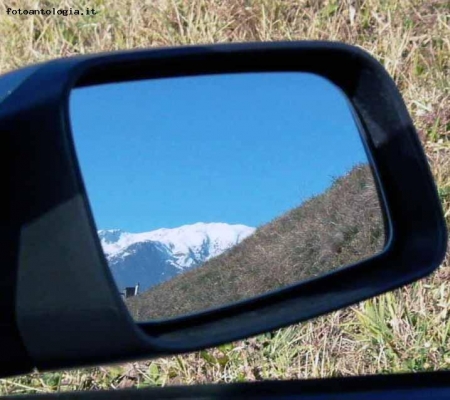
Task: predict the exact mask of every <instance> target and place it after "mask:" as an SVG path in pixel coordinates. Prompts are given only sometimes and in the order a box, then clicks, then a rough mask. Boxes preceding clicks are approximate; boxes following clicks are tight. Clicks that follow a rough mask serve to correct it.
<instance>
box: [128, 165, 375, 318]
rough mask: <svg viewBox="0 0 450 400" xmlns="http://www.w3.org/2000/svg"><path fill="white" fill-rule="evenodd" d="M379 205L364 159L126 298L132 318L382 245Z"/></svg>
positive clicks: (195, 304)
mask: <svg viewBox="0 0 450 400" xmlns="http://www.w3.org/2000/svg"><path fill="white" fill-rule="evenodd" d="M383 229H384V228H383V221H382V211H381V209H380V205H379V202H378V196H377V192H376V188H375V182H374V180H373V177H372V173H371V171H370V167H369V166H367V165H359V166H356V167H355V168H353V169H352V171H350V172H349V173H348V174H347V175H346V176H343V177H340V178H339V179H336V180H335V182H334V183H333V184H332V185H331V187H330V188H328V189H327V190H326V191H325V192H324V193H322V194H320V195H318V196H315V197H313V198H311V199H309V200H308V201H306V202H305V203H303V204H302V205H300V206H299V207H296V208H294V209H292V210H290V211H289V212H287V213H285V214H284V215H282V216H280V217H279V218H277V219H275V220H274V221H272V222H269V223H268V224H266V225H264V226H261V227H259V228H258V229H257V230H256V232H255V233H254V234H253V235H251V236H250V237H248V238H246V239H245V240H244V241H243V242H241V243H240V244H239V245H237V246H235V247H233V248H232V249H231V250H229V251H227V252H225V253H224V254H222V255H220V256H218V257H215V258H213V259H211V260H210V261H208V262H206V263H205V264H203V265H202V266H201V267H199V268H195V269H192V270H190V271H188V272H186V273H183V274H180V275H178V276H177V277H175V278H174V279H171V280H169V281H167V282H164V283H162V284H160V285H157V286H155V287H153V288H151V289H149V290H148V291H146V292H144V293H142V294H140V295H139V296H136V297H133V298H129V299H127V305H128V308H129V310H130V311H131V313H132V314H133V316H134V317H135V319H137V320H140V321H145V320H150V319H155V318H168V317H174V316H179V315H182V314H187V313H191V312H195V311H202V310H205V309H208V308H212V307H218V306H221V305H224V304H228V303H233V302H236V301H239V300H243V299H247V298H250V297H254V296H256V295H259V294H263V293H266V292H268V291H271V290H275V289H278V288H280V287H285V286H288V285H290V284H293V283H297V282H299V281H302V280H305V279H308V278H312V277H315V276H319V275H321V274H323V273H326V272H329V271H331V270H333V269H336V268H338V267H340V266H345V265H348V264H351V263H353V262H357V261H360V260H361V259H364V258H367V257H370V256H372V255H374V254H376V253H378V252H379V251H380V250H382V248H383V244H384V230H383Z"/></svg>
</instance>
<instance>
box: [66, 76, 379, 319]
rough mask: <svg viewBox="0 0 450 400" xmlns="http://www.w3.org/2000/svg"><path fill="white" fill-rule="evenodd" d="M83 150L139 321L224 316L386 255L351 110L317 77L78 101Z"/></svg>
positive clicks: (117, 87)
mask: <svg viewBox="0 0 450 400" xmlns="http://www.w3.org/2000/svg"><path fill="white" fill-rule="evenodd" d="M70 111H71V119H72V121H71V122H72V129H73V135H74V140H75V146H76V150H77V153H78V157H79V162H80V166H81V170H82V173H83V177H84V181H85V184H86V188H87V191H88V194H89V198H90V202H91V206H92V210H93V214H94V217H95V220H96V224H97V226H98V227H99V228H100V230H99V231H98V234H99V237H100V240H101V244H102V246H103V250H104V253H105V256H106V259H107V261H108V263H109V266H110V268H111V271H112V275H113V276H114V278H115V281H116V284H117V286H118V290H119V291H120V293H121V295H122V296H123V298H124V301H125V302H126V304H127V306H128V308H129V310H130V312H131V313H132V315H133V316H134V318H135V319H136V320H138V321H147V320H153V319H166V318H173V317H179V316H182V315H185V314H190V313H195V312H199V311H204V310H206V309H210V308H215V307H220V306H224V305H228V304H230V303H234V302H237V301H241V300H245V299H248V298H251V297H254V296H257V295H261V294H264V293H267V292H270V291H273V290H276V289H280V288H283V287H286V286H289V285H293V284H296V283H298V282H300V281H304V280H306V279H310V278H313V277H317V276H319V275H322V274H325V273H328V272H330V271H332V270H334V269H336V268H339V267H343V266H346V265H349V264H352V263H355V262H358V261H360V260H362V259H365V258H368V257H371V256H373V255H375V254H376V253H378V252H380V251H381V250H382V249H383V246H384V243H385V236H384V235H385V233H384V232H385V230H384V225H383V217H382V210H381V208H380V204H379V200H378V196H377V190H376V185H375V182H374V179H373V176H372V172H371V168H370V166H369V162H368V159H367V155H366V152H365V148H364V145H363V142H362V140H361V135H360V132H359V128H358V124H357V122H356V120H355V118H354V116H353V113H352V110H351V106H350V104H349V102H348V100H347V98H346V97H345V95H344V94H343V93H342V92H341V91H340V89H339V88H337V87H336V86H334V85H333V84H332V83H330V82H329V81H327V80H325V79H323V78H321V77H319V76H316V75H313V74H309V73H245V74H244V73H243V74H227V75H208V76H195V77H183V78H167V79H157V80H143V81H132V82H123V83H115V84H107V85H99V86H92V87H87V88H78V89H74V90H73V92H72V93H71V98H70Z"/></svg>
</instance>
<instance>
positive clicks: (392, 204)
mask: <svg viewBox="0 0 450 400" xmlns="http://www.w3.org/2000/svg"><path fill="white" fill-rule="evenodd" d="M270 71H291V72H292V71H301V72H311V73H314V74H318V75H320V76H323V77H324V78H326V79H328V80H330V81H331V82H333V83H334V84H335V85H337V86H338V87H339V88H340V89H341V90H342V91H343V92H344V93H345V94H346V95H347V97H348V98H349V99H350V101H351V103H352V106H353V108H354V110H355V111H356V113H357V115H358V117H359V119H360V121H361V123H362V125H363V128H364V132H365V137H364V139H365V141H366V144H367V147H368V149H369V152H370V155H371V163H372V168H373V171H374V174H375V177H376V180H377V184H378V189H379V193H380V196H381V199H382V202H383V207H384V211H385V218H386V220H385V222H386V226H387V227H388V232H387V237H388V241H387V243H386V247H385V250H384V251H383V252H382V253H380V254H377V255H376V256H374V257H372V258H370V259H367V260H364V261H362V262H360V263H357V264H354V265H350V266H348V267H346V268H343V269H340V270H336V271H333V272H330V273H328V274H327V275H324V276H321V277H319V278H314V279H311V280H309V281H305V282H302V283H299V284H297V285H293V286H291V287H288V288H284V289H281V290H278V291H276V292H273V293H269V294H266V295H263V296H260V297H257V298H254V299H251V300H248V301H243V302H241V303H238V304H232V305H230V306H226V307H223V308H220V309H216V310H211V311H206V312H202V313H198V314H195V315H190V316H186V317H181V318H177V319H173V320H166V321H160V322H158V321H155V322H148V323H140V324H136V323H135V322H134V321H133V320H132V318H131V317H130V315H129V313H128V311H127V309H126V307H125V305H124V303H123V301H122V299H121V298H120V295H119V294H118V293H117V289H116V286H115V284H114V281H113V279H112V276H111V273H110V271H109V268H108V265H107V263H106V260H105V258H104V256H103V252H102V249H101V246H100V242H99V239H98V237H97V234H96V228H95V224H94V222H93V218H92V213H91V209H90V206H89V200H88V196H87V193H86V190H85V188H84V184H83V179H82V176H81V172H80V168H79V165H78V161H77V156H76V153H75V148H74V144H73V140H72V132H71V127H70V120H69V115H68V114H69V111H68V108H69V106H68V103H69V94H70V91H71V89H72V88H73V87H80V86H89V85H96V84H101V83H111V82H119V81H128V80H137V79H144V78H145V79H149V78H154V79H157V78H162V77H181V76H192V75H201V74H221V73H238V72H270ZM0 131H1V133H2V137H3V138H4V142H3V146H2V148H3V149H4V154H5V157H4V158H5V160H7V161H6V166H7V167H6V168H5V169H3V171H4V174H5V177H4V182H6V190H5V191H4V193H6V197H4V200H3V201H5V207H4V208H3V210H4V211H3V213H2V216H1V221H2V223H1V227H2V229H1V232H2V236H1V238H2V240H1V241H0V246H1V247H2V253H3V254H4V255H6V260H4V267H3V270H2V271H3V272H2V276H1V278H0V304H1V305H2V306H1V307H2V308H1V312H0V327H1V329H0V339H1V340H0V353H1V354H2V361H1V362H0V374H1V375H12V374H19V373H25V372H28V371H30V370H31V369H32V368H33V367H37V368H38V369H41V370H46V369H57V368H65V367H77V366H83V365H94V364H101V363H103V364H105V363H112V362H119V361H123V360H131V359H138V358H150V357H156V356H162V355H169V354H176V353H184V352H189V351H194V350H198V349H201V348H205V347H209V346H214V345H218V344H220V343H224V342H230V341H233V340H237V339H240V338H244V337H248V336H251V335H256V334H259V333H262V332H266V331H269V330H273V329H276V328H280V327H283V326H287V325H290V324H293V323H296V322H299V321H305V320H307V319H310V318H313V317H316V316H319V315H323V314H325V313H328V312H331V311H334V310H337V309H340V308H343V307H345V306H348V305H350V304H354V303H356V302H359V301H362V300H365V299H368V298H370V297H373V296H376V295H378V294H381V293H384V292H387V291H389V290H393V289H395V288H398V287H400V286H402V285H405V284H407V283H410V282H413V281H415V280H418V279H420V278H422V277H424V276H426V275H428V274H430V273H431V272H432V271H434V270H435V269H436V268H437V267H438V266H439V264H440V263H441V261H442V260H443V258H444V255H445V251H446V244H447V231H446V226H445V222H444V218H443V213H442V208H441V205H440V201H439V197H438V195H437V191H436V187H435V184H434V182H433V178H432V175H431V173H430V170H429V167H428V164H427V161H426V158H425V155H424V152H423V150H422V147H421V145H420V141H419V139H418V137H417V133H416V131H415V128H414V126H413V122H412V120H411V118H410V116H409V114H408V112H407V109H406V107H405V104H404V102H403V100H402V98H401V95H400V93H399V92H398V90H397V88H396V86H395V83H394V82H393V81H392V79H391V78H390V77H389V75H388V74H387V72H386V71H385V70H384V68H383V67H382V66H381V64H379V63H378V62H377V61H376V60H375V59H374V58H372V57H371V56H369V55H368V54H367V53H365V52H364V51H362V50H360V49H358V48H355V47H352V46H348V45H344V44H339V43H330V42H290V43H258V44H229V45H208V46H194V47H180V48H169V49H155V50H139V51H132V52H121V53H112V54H100V55H91V56H80V57H73V58H67V59H59V60H54V61H50V62H47V63H43V64H40V65H37V66H33V67H28V68H26V69H23V70H19V71H16V72H13V73H10V74H8V75H5V76H3V77H1V78H0ZM7 155H11V157H10V158H9V159H7V158H6V156H7Z"/></svg>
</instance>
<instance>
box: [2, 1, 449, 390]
mask: <svg viewBox="0 0 450 400" xmlns="http://www.w3.org/2000/svg"><path fill="white" fill-rule="evenodd" d="M7 6H9V7H12V8H14V7H15V8H19V7H21V8H26V7H28V8H33V7H52V6H56V7H59V8H64V7H66V8H68V7H72V8H76V7H79V8H85V7H86V6H89V7H93V8H96V9H98V11H99V14H98V15H96V16H95V17H92V18H88V17H86V16H85V17H75V16H72V17H70V16H68V17H42V16H38V17H25V16H23V17H18V16H7V15H6V13H5V10H6V7H7ZM302 39H327V40H338V41H344V42H347V43H352V44H356V45H358V46H361V47H362V48H364V49H366V50H367V51H369V52H370V53H372V54H373V55H374V56H375V57H376V58H378V59H379V60H381V61H382V62H383V64H384V65H385V67H386V68H387V70H388V71H389V73H390V74H391V75H392V76H393V77H394V78H395V80H396V82H397V84H398V85H399V87H400V89H401V91H402V94H403V96H404V98H405V101H406V103H407V105H408V108H409V110H410V112H411V114H412V116H413V119H414V121H415V123H416V126H417V127H418V129H419V132H420V136H421V138H422V140H423V143H424V145H425V147H426V150H427V154H428V157H429V160H430V164H431V167H432V170H433V173H434V175H435V177H436V180H437V184H438V186H439V191H440V195H441V199H442V203H443V205H444V210H445V213H446V217H447V221H449V222H450V165H449V162H450V161H449V159H450V157H449V155H450V145H449V134H450V86H449V85H450V79H449V64H450V59H449V58H450V6H449V3H448V1H447V0H423V1H418V0H347V1H344V0H342V1H336V0H326V1H314V0H260V1H256V0H146V1H145V0H117V1H113V0H91V1H86V0H80V1H51V0H47V1H31V0H30V1H5V2H1V4H0V71H1V72H6V71H7V70H10V69H14V68H17V67H20V66H23V65H27V64H30V63H33V62H37V61H43V60H47V59H51V58H55V57H61V56H69V55H72V54H78V53H87V52H89V53H91V52H97V51H106V50H117V49H126V48H137V47H151V46H167V45H178V44H187V43H211V42H237V41H239V42H240V41H260V40H302ZM449 275H450V266H449V264H448V259H447V260H446V261H445V262H444V264H443V266H442V267H441V268H440V269H439V270H438V272H436V273H435V274H433V276H431V277H429V278H428V279H426V280H422V281H421V282H418V283H415V284H413V285H410V286H408V287H406V288H403V289H401V290H397V291H395V292H393V293H390V294H387V295H384V296H381V297H379V298H376V299H373V300H370V301H367V302H364V303H362V304H359V305H356V306H354V307H351V308H349V309H346V310H342V311H339V312H336V313H333V314H331V315H329V316H326V317H323V318H318V319H316V320H314V321H312V322H310V323H306V324H302V325H301V326H293V327H289V328H287V329H282V330H279V331H277V332H273V333H272V334H266V335H262V336H259V337H257V338H253V339H249V340H246V341H241V342H237V343H233V344H230V345H226V346H222V347H221V348H218V349H211V350H208V351H203V352H199V353H195V354H190V355H186V356H182V357H181V356H178V357H171V358H166V359H158V360H153V361H149V362H146V363H137V364H126V365H121V366H115V367H109V368H93V369H89V370H77V371H63V372H58V373H46V374H38V373H35V374H31V375H27V376H24V377H18V378H13V379H3V380H0V393H2V394H12V393H24V392H51V391H60V390H61V391H62V390H85V389H100V388H116V387H127V386H147V385H170V384H180V383H183V384H194V383H203V382H232V381H233V382H235V381H241V380H257V379H266V378H274V379H293V378H310V377H329V376H337V375H356V374H368V373H383V372H397V371H418V370H437V369H442V368H449V367H450V354H449V353H450V350H449V349H450V345H449V344H450V340H449V325H450V322H449V315H448V312H449V307H450V291H449V287H448V284H447V282H448V278H449Z"/></svg>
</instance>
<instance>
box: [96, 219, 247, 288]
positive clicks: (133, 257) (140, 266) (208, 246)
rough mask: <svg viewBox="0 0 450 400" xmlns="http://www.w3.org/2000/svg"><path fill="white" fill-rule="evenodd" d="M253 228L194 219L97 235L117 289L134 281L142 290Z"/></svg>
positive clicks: (206, 257) (191, 265)
mask: <svg viewBox="0 0 450 400" xmlns="http://www.w3.org/2000/svg"><path fill="white" fill-rule="evenodd" d="M254 231H255V228H253V227H249V226H246V225H243V224H227V223H223V222H213V223H203V222H197V223H195V224H190V225H182V226H180V227H178V228H161V229H156V230H152V231H148V232H140V233H130V232H126V231H123V230H121V229H102V230H99V231H98V235H99V238H100V242H101V245H102V247H103V251H104V253H105V256H106V259H107V261H108V264H109V266H110V268H111V272H112V274H113V276H114V278H115V280H116V284H117V286H118V288H119V290H122V289H123V288H124V287H126V286H134V285H135V284H137V283H139V284H140V285H141V288H142V289H143V290H145V289H147V288H149V287H151V286H153V285H156V284H159V283H161V282H164V281H166V280H167V279H170V278H172V277H173V276H175V275H177V274H179V273H180V272H182V271H185V270H187V269H191V268H194V267H197V266H199V265H201V264H202V263H204V262H205V261H208V260H210V259H211V258H214V257H216V256H218V255H220V254H222V253H223V252H225V251H226V250H228V249H229V248H231V247H233V246H234V245H236V244H238V243H240V242H241V241H242V240H243V239H245V238H246V237H248V236H249V235H251V234H252V233H253V232H254Z"/></svg>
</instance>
